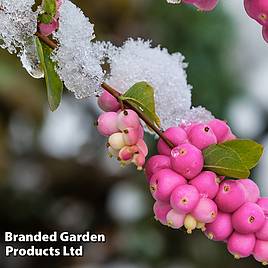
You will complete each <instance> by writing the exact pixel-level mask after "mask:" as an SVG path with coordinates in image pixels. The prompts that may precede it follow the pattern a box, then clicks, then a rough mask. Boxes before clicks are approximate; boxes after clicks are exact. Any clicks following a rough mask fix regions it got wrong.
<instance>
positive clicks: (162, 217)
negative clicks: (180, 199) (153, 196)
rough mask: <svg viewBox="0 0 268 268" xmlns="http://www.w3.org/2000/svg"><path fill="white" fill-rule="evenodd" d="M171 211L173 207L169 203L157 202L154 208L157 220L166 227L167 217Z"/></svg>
mask: <svg viewBox="0 0 268 268" xmlns="http://www.w3.org/2000/svg"><path fill="white" fill-rule="evenodd" d="M171 209H172V207H171V206H170V204H169V203H165V202H161V201H156V202H155V203H154V207H153V210H154V215H155V219H156V220H158V221H160V222H161V223H162V224H164V225H166V224H167V220H166V217H167V214H168V212H169V211H170V210H171Z"/></svg>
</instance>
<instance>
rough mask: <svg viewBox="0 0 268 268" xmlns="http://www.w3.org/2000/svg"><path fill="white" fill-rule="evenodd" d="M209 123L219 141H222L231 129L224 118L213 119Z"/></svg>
mask: <svg viewBox="0 0 268 268" xmlns="http://www.w3.org/2000/svg"><path fill="white" fill-rule="evenodd" d="M208 125H209V126H210V127H211V128H212V130H213V132H214V134H215V136H216V138H217V142H218V143H221V142H222V141H223V140H224V138H225V137H226V135H227V134H228V133H229V131H230V127H229V126H228V125H227V123H226V122H225V121H223V120H219V119H213V120H211V121H210V122H209V123H208Z"/></svg>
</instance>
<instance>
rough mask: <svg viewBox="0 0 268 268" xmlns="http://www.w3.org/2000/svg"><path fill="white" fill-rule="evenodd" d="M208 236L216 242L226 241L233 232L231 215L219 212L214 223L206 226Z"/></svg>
mask: <svg viewBox="0 0 268 268" xmlns="http://www.w3.org/2000/svg"><path fill="white" fill-rule="evenodd" d="M205 232H206V235H207V237H208V238H209V239H211V240H214V241H225V240H226V239H227V238H228V237H229V236H230V235H231V234H232V232H233V226H232V217H231V214H228V213H223V212H220V211H219V212H218V215H217V217H216V219H215V221H214V222H212V223H208V224H206V231H205Z"/></svg>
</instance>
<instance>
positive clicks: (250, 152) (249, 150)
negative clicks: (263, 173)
mask: <svg viewBox="0 0 268 268" xmlns="http://www.w3.org/2000/svg"><path fill="white" fill-rule="evenodd" d="M224 146H226V147H228V148H230V149H231V150H233V151H235V152H236V153H237V154H238V155H239V157H240V159H241V161H242V162H243V164H244V165H245V166H246V167H247V168H248V169H252V168H254V167H256V165H257V164H258V162H259V160H260V158H261V156H262V154H263V146H262V145H261V144H259V143H257V142H255V141H253V140H232V141H227V142H225V143H224Z"/></svg>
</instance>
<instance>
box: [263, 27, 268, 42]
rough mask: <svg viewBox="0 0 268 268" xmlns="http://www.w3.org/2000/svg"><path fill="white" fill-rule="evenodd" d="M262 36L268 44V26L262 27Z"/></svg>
mask: <svg viewBox="0 0 268 268" xmlns="http://www.w3.org/2000/svg"><path fill="white" fill-rule="evenodd" d="M262 36H263V39H264V40H265V41H266V42H267V43H268V26H263V27H262Z"/></svg>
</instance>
